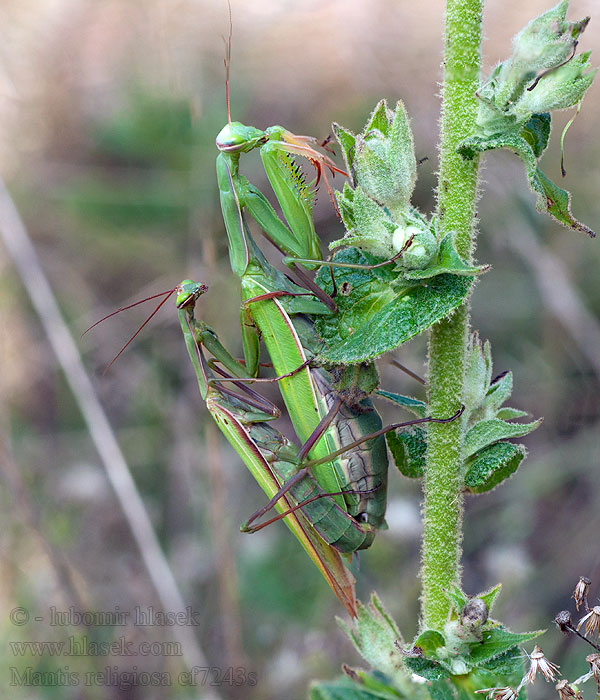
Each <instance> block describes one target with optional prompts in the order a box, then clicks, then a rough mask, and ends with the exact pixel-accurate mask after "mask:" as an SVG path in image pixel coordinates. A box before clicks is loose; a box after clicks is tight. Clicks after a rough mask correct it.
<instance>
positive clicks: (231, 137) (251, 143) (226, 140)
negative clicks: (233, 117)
mask: <svg viewBox="0 0 600 700" xmlns="http://www.w3.org/2000/svg"><path fill="white" fill-rule="evenodd" d="M266 140H267V135H266V133H265V132H264V131H261V130H260V129H256V128H255V127H253V126H246V125H245V124H242V123H241V122H231V123H229V124H225V126H224V127H223V128H222V129H221V131H219V133H218V134H217V139H216V142H217V148H218V149H219V151H222V152H225V153H248V151H251V150H253V149H254V148H256V147H257V146H260V145H261V144H262V143H264V142H265V141H266Z"/></svg>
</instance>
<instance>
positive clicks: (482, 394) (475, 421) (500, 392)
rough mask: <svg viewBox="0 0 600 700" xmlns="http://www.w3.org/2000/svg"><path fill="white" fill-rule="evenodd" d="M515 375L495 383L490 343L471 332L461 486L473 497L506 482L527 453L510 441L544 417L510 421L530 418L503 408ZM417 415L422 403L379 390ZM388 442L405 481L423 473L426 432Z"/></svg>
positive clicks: (404, 433) (398, 434)
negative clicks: (472, 494) (516, 420)
mask: <svg viewBox="0 0 600 700" xmlns="http://www.w3.org/2000/svg"><path fill="white" fill-rule="evenodd" d="M512 385H513V382H512V372H504V373H502V374H501V375H499V376H498V377H496V378H494V379H492V350H491V345H490V343H489V342H486V343H484V344H483V345H482V344H481V342H480V340H479V337H478V336H477V334H473V336H472V338H471V343H470V345H469V352H468V355H467V367H466V370H465V383H464V392H463V400H464V405H465V410H464V413H463V416H462V421H463V429H464V438H463V446H462V453H461V454H462V461H463V468H462V482H463V486H464V488H465V490H467V491H469V492H470V493H483V492H484V491H490V490H491V489H493V488H494V487H496V486H498V484H500V483H502V482H503V481H504V480H505V479H508V477H509V476H511V475H512V474H513V473H514V472H515V471H516V470H517V468H518V467H519V465H520V464H521V462H522V461H523V459H524V458H525V456H526V454H527V450H526V449H525V447H524V446H523V445H514V444H513V443H510V442H507V440H509V439H511V438H516V437H522V436H524V435H528V434H529V433H531V432H532V431H533V430H535V429H536V428H537V427H538V426H539V425H540V423H541V422H542V419H538V420H536V421H532V422H531V423H511V422H509V421H511V420H513V419H515V418H520V417H522V416H523V415H526V413H525V412H524V411H520V410H519V409H515V408H510V407H503V405H502V404H503V403H504V402H505V401H507V400H508V399H509V398H510V395H511V393H512ZM378 393H379V394H380V395H381V396H384V397H385V398H390V399H391V400H393V401H395V402H396V403H398V404H399V405H402V406H403V407H404V408H407V409H408V410H412V411H413V412H414V413H416V414H417V415H419V416H421V414H423V415H425V413H426V407H425V405H424V404H422V403H420V402H418V401H416V400H415V399H412V398H411V397H405V396H399V395H395V394H388V392H378ZM387 442H388V446H389V448H390V451H391V453H392V456H393V458H394V461H395V464H396V466H397V467H398V469H399V470H400V472H401V473H402V474H403V475H404V476H407V477H411V478H415V477H421V476H423V475H424V473H425V462H426V452H427V428H426V427H418V428H417V427H415V428H412V429H411V430H409V431H406V430H399V431H397V432H390V433H388V434H387Z"/></svg>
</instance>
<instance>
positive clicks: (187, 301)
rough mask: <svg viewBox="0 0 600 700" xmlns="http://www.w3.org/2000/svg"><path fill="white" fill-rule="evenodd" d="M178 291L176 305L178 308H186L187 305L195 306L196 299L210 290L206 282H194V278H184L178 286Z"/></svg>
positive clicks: (176, 289) (176, 288)
mask: <svg viewBox="0 0 600 700" xmlns="http://www.w3.org/2000/svg"><path fill="white" fill-rule="evenodd" d="M175 291H176V292H177V299H176V302H175V303H176V305H177V308H178V309H184V308H185V307H186V306H190V305H191V306H192V307H193V306H194V304H195V303H196V299H198V297H199V296H200V295H201V294H204V292H206V291H208V287H207V286H206V285H205V284H200V283H198V282H194V281H193V280H183V282H180V283H179V284H178V285H177V286H176V287H175Z"/></svg>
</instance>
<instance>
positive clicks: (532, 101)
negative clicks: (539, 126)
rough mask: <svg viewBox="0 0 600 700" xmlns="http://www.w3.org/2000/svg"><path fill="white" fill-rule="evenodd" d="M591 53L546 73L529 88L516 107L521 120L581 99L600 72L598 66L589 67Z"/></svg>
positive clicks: (573, 103)
mask: <svg viewBox="0 0 600 700" xmlns="http://www.w3.org/2000/svg"><path fill="white" fill-rule="evenodd" d="M590 53H591V52H590V51H587V52H586V53H582V54H581V55H579V56H576V57H575V58H573V59H572V60H570V61H569V62H568V63H565V64H564V65H562V66H560V67H559V68H555V69H554V70H552V71H550V72H549V73H546V74H545V75H544V76H542V78H540V80H539V81H538V83H537V84H536V86H535V87H534V88H533V89H532V90H526V91H525V92H524V93H523V95H522V97H521V99H519V101H518V102H517V103H516V105H515V106H514V108H513V110H512V112H513V114H514V115H515V117H516V118H517V121H521V120H525V119H529V117H530V116H531V115H532V114H535V113H540V112H549V111H550V110H553V109H566V108H567V107H572V106H573V105H575V104H577V103H578V102H580V101H581V100H582V99H583V96H584V95H585V91H586V90H587V89H588V87H589V86H590V85H591V83H592V81H593V79H594V76H595V75H596V72H597V69H595V70H589V69H590V68H591V66H590V60H589V58H590ZM588 70H589V72H587V73H586V71H588Z"/></svg>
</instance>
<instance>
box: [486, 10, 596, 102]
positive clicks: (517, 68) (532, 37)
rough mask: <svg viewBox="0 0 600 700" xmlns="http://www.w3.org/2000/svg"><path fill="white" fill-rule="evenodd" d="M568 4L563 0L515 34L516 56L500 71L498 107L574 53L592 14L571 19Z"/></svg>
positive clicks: (514, 98) (497, 78) (514, 54)
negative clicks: (568, 17)
mask: <svg viewBox="0 0 600 700" xmlns="http://www.w3.org/2000/svg"><path fill="white" fill-rule="evenodd" d="M568 8H569V0H561V2H559V3H558V5H556V7H553V8H552V9H551V10H548V11H547V12H544V13H543V14H542V15H540V16H539V17H536V18H535V19H534V20H532V21H531V22H529V24H528V25H527V26H526V27H525V28H524V29H522V30H521V31H520V32H519V33H518V34H517V35H516V36H515V38H514V39H513V53H512V56H511V57H510V58H509V59H508V61H505V62H504V63H502V64H501V66H500V67H499V69H498V71H497V77H496V81H497V84H498V89H497V91H496V99H495V102H496V104H497V106H498V107H501V106H502V105H505V104H509V103H511V102H514V101H515V100H516V99H518V97H519V96H520V95H521V94H522V93H523V91H524V90H525V89H526V88H527V87H529V85H530V83H531V82H533V81H534V80H535V78H536V76H537V75H538V74H539V73H544V72H547V71H550V70H552V69H553V68H557V67H558V66H560V65H562V64H563V63H565V62H566V61H568V60H569V58H570V57H571V56H572V55H573V53H574V52H575V47H576V46H577V41H578V38H579V35H580V34H581V33H582V32H583V31H584V29H585V28H586V27H587V24H588V22H589V20H590V18H589V17H585V18H584V19H582V20H579V21H578V22H567V21H566V19H565V18H566V14H567V10H568Z"/></svg>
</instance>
